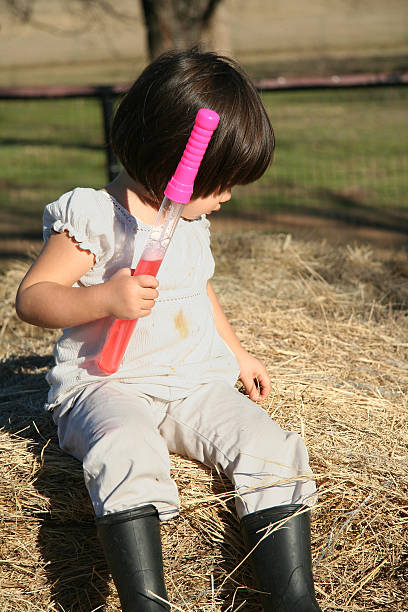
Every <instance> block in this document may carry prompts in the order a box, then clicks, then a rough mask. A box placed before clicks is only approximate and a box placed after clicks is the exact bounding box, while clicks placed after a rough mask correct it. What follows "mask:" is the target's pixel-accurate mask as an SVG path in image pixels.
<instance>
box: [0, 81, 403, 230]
mask: <svg viewBox="0 0 408 612" xmlns="http://www.w3.org/2000/svg"><path fill="white" fill-rule="evenodd" d="M263 100H264V102H265V105H266V108H267V110H268V113H269V115H270V117H271V119H272V123H273V125H274V129H275V132H276V138H277V149H276V156H275V161H274V164H273V165H272V166H271V168H270V170H269V171H268V172H267V173H266V174H265V175H264V177H263V178H262V179H261V180H260V181H259V182H258V183H257V184H255V185H250V186H246V187H242V188H240V187H239V188H237V189H236V190H235V192H234V197H233V200H232V201H231V203H230V204H228V207H226V209H225V213H224V214H225V216H231V215H238V214H239V215H242V216H245V215H247V216H248V215H254V213H255V212H256V211H258V212H259V213H261V214H266V213H267V214H273V213H276V211H281V210H290V211H294V212H299V211H305V210H307V211H308V213H309V214H312V215H315V216H326V217H333V216H343V217H347V218H350V219H351V220H353V219H355V218H356V217H358V219H360V220H361V219H363V221H364V220H365V221H366V222H368V221H369V222H370V223H372V222H375V223H376V224H384V225H385V226H387V224H389V219H388V215H387V216H385V215H384V210H385V209H387V210H390V209H393V210H395V209H400V210H402V211H404V209H407V204H408V201H407V195H406V194H407V193H408V172H407V169H408V168H407V165H408V163H407V160H408V154H407V150H408V147H407V144H408V129H407V128H408V116H407V113H406V105H407V101H408V89H407V88H404V87H392V88H370V89H357V90H323V91H298V92H265V93H264V94H263ZM0 131H1V144H2V146H1V148H0V163H1V167H2V178H1V180H0V223H3V228H2V229H1V228H0V233H1V232H2V233H3V236H5V234H6V231H5V229H4V228H5V226H4V222H5V221H7V228H8V229H7V232H8V233H9V235H11V234H14V235H16V236H17V235H18V233H19V232H21V231H23V232H28V231H30V232H31V233H32V236H33V237H34V236H37V237H39V236H40V227H41V215H42V210H43V207H44V205H45V204H46V203H47V202H49V201H52V200H53V199H55V198H56V197H58V195H59V194H61V193H63V192H64V191H67V190H69V189H72V188H73V187H75V186H78V185H80V186H93V187H99V186H101V185H103V184H104V183H105V182H106V170H105V152H104V143H103V129H102V114H101V108H100V104H99V101H98V100H94V99H68V100H64V99H61V100H59V99H55V100H24V101H22V100H21V101H20V100H19V101H6V100H2V101H0ZM221 214H222V213H221ZM404 214H405V213H403V215H404ZM373 219H374V221H373ZM400 221H401V219H397V222H396V224H394V225H397V226H398V225H399V226H400V227H401V223H400ZM13 227H14V229H13Z"/></svg>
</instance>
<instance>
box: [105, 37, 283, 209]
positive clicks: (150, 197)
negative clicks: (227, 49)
mask: <svg viewBox="0 0 408 612" xmlns="http://www.w3.org/2000/svg"><path fill="white" fill-rule="evenodd" d="M201 107H206V108H211V109H212V110H215V111H216V112H217V113H218V114H219V115H220V123H219V126H218V128H217V129H216V131H215V132H214V135H213V137H212V139H211V142H210V145H209V147H208V150H207V152H206V154H205V157H204V161H203V163H202V165H201V167H200V170H199V172H198V174H197V178H196V180H195V184H194V193H193V196H192V197H193V198H198V197H207V196H209V195H211V194H213V193H215V192H216V191H218V190H220V191H224V190H226V189H230V188H231V187H233V186H234V185H245V184H248V183H252V182H253V181H255V180H257V179H258V178H259V177H260V176H262V174H263V173H264V172H265V170H266V169H267V167H268V165H269V164H270V162H271V160H272V155H273V149H274V135H273V130H272V127H271V124H270V121H269V119H268V115H267V113H266V111H265V108H264V106H263V104H262V102H261V99H260V97H259V95H258V93H257V91H256V89H255V87H254V85H253V84H252V82H251V81H250V79H249V77H248V76H247V75H246V74H245V72H244V71H243V70H242V68H240V66H238V65H237V64H236V63H235V62H234V61H233V60H231V59H229V58H226V57H222V56H219V55H217V54H215V53H210V52H203V53H202V52H200V51H199V50H198V48H196V47H195V48H193V49H190V50H188V51H170V52H168V53H164V54H163V55H161V56H160V57H159V58H158V59H156V60H155V61H154V62H152V63H151V64H150V65H149V66H147V68H145V70H144V71H143V72H142V74H141V75H140V76H139V78H138V79H137V80H136V82H135V83H134V84H133V86H132V87H131V89H130V90H129V92H128V93H127V94H126V96H125V97H124V98H123V100H122V102H121V104H120V105H119V107H118V110H117V112H116V115H115V118H114V121H113V125H112V145H113V149H114V151H115V153H116V155H117V156H118V158H119V160H120V161H121V163H122V164H123V166H124V167H125V169H126V170H127V172H128V174H129V175H130V176H131V177H132V178H133V179H135V180H137V181H138V182H139V183H141V184H142V185H143V186H144V188H145V189H146V191H147V195H146V197H145V198H144V199H145V201H146V202H148V203H150V204H152V205H154V206H159V205H160V202H161V200H162V198H163V192H164V189H165V187H166V185H167V182H168V181H169V179H170V178H171V176H172V174H173V173H174V171H175V169H176V167H177V164H178V162H179V161H180V158H181V156H182V154H183V151H184V148H185V146H186V144H187V140H188V137H189V135H190V132H191V130H192V127H193V124H194V119H195V116H196V114H197V112H198V110H199V109H200V108H201Z"/></svg>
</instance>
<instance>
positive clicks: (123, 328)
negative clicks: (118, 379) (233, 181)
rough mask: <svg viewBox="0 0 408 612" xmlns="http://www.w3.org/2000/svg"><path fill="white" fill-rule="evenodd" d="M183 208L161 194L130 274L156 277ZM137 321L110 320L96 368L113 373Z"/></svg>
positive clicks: (117, 366)
mask: <svg viewBox="0 0 408 612" xmlns="http://www.w3.org/2000/svg"><path fill="white" fill-rule="evenodd" d="M183 208H184V204H180V203H179V202H173V201H172V200H169V198H167V197H166V196H165V197H164V199H163V202H162V204H161V206H160V209H159V212H158V214H157V217H156V219H155V221H154V223H153V226H152V229H151V230H150V234H149V237H148V239H147V242H146V245H145V247H144V249H143V252H142V254H141V256H140V259H139V262H138V264H137V266H136V268H134V269H132V272H131V274H132V276H136V275H139V274H150V275H151V276H156V274H157V272H158V271H159V268H160V265H161V262H162V261H163V258H164V256H165V254H166V251H167V247H168V246H169V244H170V240H171V238H172V236H173V234H174V231H175V229H176V226H177V223H178V221H179V219H180V216H181V213H182V211H183ZM137 321H138V319H131V320H124V319H115V321H114V322H113V324H112V326H111V328H110V330H109V332H108V336H107V338H106V340H105V344H104V346H103V349H102V352H101V354H100V355H99V360H98V366H99V368H100V369H101V370H102V371H103V372H105V373H106V374H113V373H114V372H116V371H117V370H118V368H119V366H120V363H121V361H122V359H123V356H124V354H125V351H126V348H127V346H128V344H129V341H130V338H131V337H132V333H133V330H134V329H135V326H136V323H137Z"/></svg>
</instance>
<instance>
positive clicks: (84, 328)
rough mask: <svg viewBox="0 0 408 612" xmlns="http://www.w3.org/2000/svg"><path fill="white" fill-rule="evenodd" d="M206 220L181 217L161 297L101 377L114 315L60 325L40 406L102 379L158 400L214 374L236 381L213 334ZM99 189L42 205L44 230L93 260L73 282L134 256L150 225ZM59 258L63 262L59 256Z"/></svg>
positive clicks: (105, 274) (99, 276)
mask: <svg viewBox="0 0 408 612" xmlns="http://www.w3.org/2000/svg"><path fill="white" fill-rule="evenodd" d="M209 225H210V224H209V222H208V220H207V219H206V218H205V216H204V215H203V216H202V217H201V218H200V219H197V220H194V221H186V220H184V219H180V221H179V223H178V225H177V228H176V231H175V233H174V236H173V238H172V241H171V243H170V245H169V247H168V249H167V253H166V255H165V258H164V260H163V263H162V265H161V267H160V270H159V272H158V274H157V279H158V281H159V287H158V291H159V297H158V298H157V299H156V304H155V306H154V308H153V309H152V311H151V314H150V315H149V316H147V317H142V318H141V319H139V321H138V323H137V325H136V327H135V330H134V332H133V336H132V338H131V341H130V343H129V346H128V348H127V350H126V353H125V355H124V358H123V361H122V364H121V366H120V367H119V369H118V371H117V372H116V373H114V374H111V375H109V376H107V375H106V374H105V373H103V372H101V371H100V370H99V368H98V366H97V358H98V356H99V354H100V351H101V349H102V347H103V344H104V341H105V338H106V335H107V333H108V330H109V327H110V325H111V324H112V321H113V319H112V318H106V319H99V320H96V321H93V322H90V323H86V324H84V325H78V326H76V327H71V328H67V329H64V330H63V334H62V336H61V338H60V339H59V340H58V341H57V343H56V346H55V350H54V356H55V362H56V365H55V367H53V368H52V369H51V371H50V372H49V373H48V375H47V381H48V383H49V385H50V391H49V395H48V403H47V404H46V408H48V409H51V408H53V407H55V406H56V405H58V404H60V403H62V402H63V401H65V400H67V399H69V398H71V397H75V396H76V395H77V393H78V391H80V390H81V389H82V388H83V387H84V386H86V385H88V384H90V383H94V382H101V381H103V380H104V379H105V380H108V379H119V380H121V381H123V382H125V383H128V384H133V385H137V386H139V387H140V389H141V390H142V391H143V392H144V393H148V394H151V395H154V396H155V397H159V398H161V399H164V400H168V401H170V400H173V399H179V398H181V397H186V396H187V395H188V394H189V392H190V391H191V389H193V388H195V387H196V386H197V385H199V384H202V383H207V382H211V381H213V380H224V381H227V382H228V383H229V384H231V385H232V386H233V385H234V384H235V382H236V380H237V377H238V374H239V367H238V363H237V361H236V359H235V356H234V355H233V353H232V351H231V350H230V349H229V348H228V347H227V345H226V344H225V342H224V341H223V340H222V338H221V337H220V335H219V334H218V332H217V330H216V328H215V323H214V319H213V312H212V306H211V302H210V300H209V298H208V295H207V281H208V280H209V279H210V278H211V277H212V275H213V272H214V260H213V257H212V254H211V249H210V233H209ZM150 227H151V226H149V225H146V224H144V223H142V222H141V221H139V220H138V219H136V218H135V217H134V216H133V215H131V214H130V213H129V212H128V211H127V210H126V209H125V208H123V207H122V206H121V205H120V204H119V203H118V202H116V201H115V200H114V199H113V198H112V197H111V196H110V195H109V194H107V193H106V192H105V191H102V190H100V191H96V190H94V189H90V188H77V189H74V190H73V191H70V192H68V193H65V194H64V195H62V196H61V197H60V198H59V199H58V200H57V201H55V202H52V203H51V204H48V206H47V207H46V208H45V212H44V219H43V235H44V240H47V239H48V238H49V236H50V235H51V233H52V231H55V232H63V231H67V232H68V233H69V235H70V236H71V237H73V238H74V239H75V240H76V241H77V242H78V245H79V247H80V248H81V249H84V250H89V251H90V252H91V253H93V254H94V256H95V264H94V266H93V267H92V269H91V270H89V271H88V272H87V273H86V274H84V276H82V278H80V279H79V280H78V282H77V283H76V284H75V285H74V286H91V285H96V284H99V283H103V282H105V281H107V280H108V279H109V278H110V277H111V276H112V275H113V274H114V273H115V272H116V271H117V270H119V269H120V268H123V267H128V268H129V267H131V266H132V262H136V263H137V261H138V259H139V256H140V255H141V253H142V251H143V247H144V243H145V241H146V239H147V236H148V234H149V231H150ZM62 265H63V263H62Z"/></svg>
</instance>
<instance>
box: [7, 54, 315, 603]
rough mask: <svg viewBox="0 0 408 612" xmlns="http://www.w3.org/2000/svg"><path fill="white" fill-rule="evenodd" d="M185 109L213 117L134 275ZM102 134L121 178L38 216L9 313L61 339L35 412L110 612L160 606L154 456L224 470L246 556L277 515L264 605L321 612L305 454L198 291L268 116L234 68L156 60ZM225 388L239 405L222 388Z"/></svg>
mask: <svg viewBox="0 0 408 612" xmlns="http://www.w3.org/2000/svg"><path fill="white" fill-rule="evenodd" d="M200 107H207V108H210V109H212V110H214V111H216V112H217V113H218V114H219V115H220V123H219V126H218V128H217V129H216V131H215V133H214V135H213V138H212V140H211V142H210V145H209V147H208V150H207V152H206V154H205V157H204V160H203V163H202V165H201V168H200V170H199V173H198V175H197V178H196V181H195V185H194V193H193V196H192V201H191V202H190V203H189V204H187V205H186V206H185V208H184V212H183V216H182V219H181V220H180V222H179V224H178V226H177V228H176V231H175V234H174V237H173V239H172V242H171V243H170V246H169V248H168V251H167V254H166V257H165V259H164V261H163V264H162V266H161V268H160V271H159V273H158V279H157V280H156V278H154V277H153V276H149V275H143V276H134V277H132V276H131V275H130V270H129V269H130V268H131V267H132V265H133V266H134V262H137V260H138V258H139V256H140V254H141V252H142V250H143V246H144V242H145V240H146V237H147V234H148V231H149V229H150V226H151V224H152V223H153V221H154V219H155V216H156V213H157V209H158V208H159V206H160V203H161V200H162V198H163V191H164V189H165V186H166V184H167V182H168V180H169V179H170V177H171V175H172V174H173V172H174V170H175V168H176V166H177V164H178V161H179V160H180V158H181V155H182V153H183V150H184V147H185V145H186V142H187V139H188V136H189V134H190V131H191V129H192V126H193V124H194V119H195V115H196V113H197V111H198V110H199V108H200ZM112 141H113V147H114V150H115V152H116V154H117V156H118V158H119V159H120V161H121V163H122V164H123V168H124V169H123V171H122V172H121V173H120V174H119V176H118V177H117V178H116V179H115V180H114V181H113V182H112V183H110V184H109V185H107V186H106V187H105V188H104V189H100V190H94V189H90V188H77V189H74V190H73V191H71V192H69V193H66V194H64V195H62V196H61V197H60V198H59V199H58V200H57V201H55V202H53V203H52V204H49V205H48V206H47V207H46V209H45V213H44V239H45V246H44V248H43V250H42V252H41V254H40V255H39V257H38V259H37V260H36V262H35V263H34V264H33V266H32V267H31V269H30V270H29V272H28V273H27V275H26V277H25V278H24V280H23V281H22V283H21V285H20V288H19V290H18V294H17V303H16V308H17V312H18V314H19V316H20V317H21V318H22V319H23V320H24V321H28V322H29V323H32V324H34V325H39V326H41V327H49V328H63V334H62V336H61V338H60V339H59V340H58V342H57V344H56V347H55V360H56V365H55V367H54V368H53V369H52V370H51V372H50V373H49V374H48V376H47V380H48V382H49V384H50V392H49V398H48V404H47V407H48V409H49V410H51V411H52V413H53V418H54V420H55V423H56V424H57V426H58V436H59V441H60V445H61V448H62V449H64V450H65V451H66V452H68V453H70V454H71V455H73V456H74V457H76V458H78V459H79V460H80V461H81V462H82V464H83V469H84V477H85V483H86V486H87V488H88V491H89V494H90V497H91V500H92V503H93V506H94V509H95V514H96V522H97V529H98V534H99V537H100V540H101V543H102V546H103V549H104V551H105V555H106V558H107V562H108V564H109V566H110V569H111V572H112V575H113V578H114V581H115V584H116V586H117V590H118V594H119V597H120V601H121V605H122V610H124V611H125V612H136V611H137V612H158V611H159V610H164V609H166V610H167V609H169V605H168V604H167V603H166V602H165V601H163V600H167V594H166V589H165V584H164V579H163V570H162V553H161V542H160V528H159V519H160V520H167V519H170V518H173V517H176V516H177V514H178V512H179V499H178V494H177V489H176V485H175V483H174V481H173V480H172V479H171V476H170V461H169V451H170V452H174V453H179V454H181V455H184V456H185V457H190V458H192V459H196V460H198V461H201V462H202V463H204V464H205V465H207V466H210V467H216V468H217V469H221V470H223V471H224V472H225V474H227V476H228V477H229V478H230V479H231V481H232V483H233V485H234V487H235V490H236V508H237V512H238V515H239V518H240V519H241V524H242V528H243V532H244V537H245V540H246V542H247V545H248V546H249V547H250V548H253V547H254V546H255V544H256V543H257V542H258V541H259V540H260V539H261V538H262V537H263V536H264V533H265V531H264V530H263V528H265V527H266V526H268V525H269V524H271V523H275V522H276V521H280V520H282V519H288V517H290V519H289V520H285V524H284V527H283V528H282V529H278V530H276V531H274V532H273V533H272V535H270V536H268V537H267V538H264V539H263V540H262V542H261V543H260V544H259V545H258V546H257V547H256V548H255V550H254V552H253V554H252V558H253V561H254V566H255V572H256V575H257V579H258V584H259V589H260V590H261V591H262V592H263V593H264V594H263V595H262V602H263V606H264V610H271V611H272V610H273V611H274V612H280V611H282V612H283V611H285V612H289V611H292V610H296V611H298V612H311V611H316V610H320V608H319V606H318V604H317V603H316V599H315V596H314V589H313V579H312V572H311V561H310V535H309V514H310V513H309V512H308V509H309V508H308V507H309V506H311V505H312V503H313V501H312V500H313V498H314V493H315V485H314V482H313V479H312V476H311V473H310V468H309V465H308V456H307V451H306V449H305V446H304V443H303V441H302V439H301V438H300V437H299V436H298V435H297V434H295V433H290V432H288V431H283V430H282V429H280V427H279V426H278V425H277V424H276V423H275V422H274V421H272V420H271V419H270V417H269V416H268V414H267V413H266V411H264V410H263V409H262V408H261V407H260V406H258V405H257V403H256V401H257V400H263V399H265V398H266V397H267V395H268V393H269V389H270V381H269V377H268V374H267V372H266V369H265V366H264V365H263V363H262V362H260V361H258V360H257V359H255V358H254V357H252V356H251V355H249V354H248V353H247V351H246V350H245V349H244V348H243V347H242V345H241V344H240V342H239V340H238V338H237V336H236V335H235V333H234V331H233V330H232V328H231V327H230V325H229V323H228V321H227V319H226V317H225V315H224V313H223V311H222V308H221V306H220V304H219V302H218V300H217V297H216V295H215V293H214V290H213V288H212V286H211V284H210V278H211V277H212V275H213V271H214V261H213V258H212V255H211V250H210V235H209V222H208V220H207V219H206V215H209V214H211V213H212V212H214V211H216V210H219V209H220V207H221V206H222V205H223V204H225V203H226V202H227V201H228V200H229V199H230V197H231V188H232V187H233V186H234V185H237V184H247V183H250V182H252V181H255V180H256V179H258V178H259V177H260V176H261V175H262V174H263V173H264V172H265V170H266V168H267V167H268V165H269V163H270V161H271V158H272V153H273V148H274V138H273V132H272V128H271V125H270V123H269V120H268V117H267V114H266V111H265V109H264V107H263V105H262V102H261V100H260V98H259V96H258V94H257V92H256V90H255V89H254V87H253V85H252V84H251V82H250V80H249V78H248V77H247V76H246V75H245V74H244V73H243V71H242V70H241V69H240V68H239V67H238V66H237V65H236V64H235V63H234V62H233V61H231V60H229V59H227V58H223V57H219V56H217V55H215V54H213V53H201V52H199V51H198V50H197V49H192V50H190V51H185V52H170V53H166V54H164V55H162V56H161V57H159V58H158V59H157V60H156V61H154V62H153V63H152V64H151V65H150V66H148V67H147V68H146V69H145V70H144V72H143V73H142V74H141V76H140V77H139V78H138V79H137V81H136V82H135V83H134V85H133V87H132V88H131V89H130V91H129V93H128V94H127V95H126V96H125V97H124V99H123V101H122V103H121V104H120V106H119V109H118V111H117V113H116V117H115V119H114V123H113V127H112ZM132 262H133V263H132ZM256 282H262V279H254V283H256ZM114 317H117V318H119V319H135V318H138V319H139V321H138V324H137V326H136V328H135V330H134V333H133V336H132V339H131V341H130V344H129V346H128V348H127V351H126V353H125V356H124V359H123V362H122V364H121V366H120V368H119V370H118V371H117V372H116V373H114V374H111V375H109V376H107V375H105V374H104V373H103V372H101V371H100V370H99V369H98V366H97V360H98V355H99V354H100V351H101V349H102V346H103V344H104V341H105V338H106V335H107V332H108V330H109V327H110V325H111V323H112V320H113V318H114ZM238 377H239V378H240V380H241V381H242V383H243V385H244V387H245V389H246V391H247V394H248V396H249V397H246V396H244V395H243V394H241V393H239V392H238V391H237V389H236V388H235V383H236V380H237V378H238ZM292 515H293V516H292ZM156 595H157V596H158V597H156Z"/></svg>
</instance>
